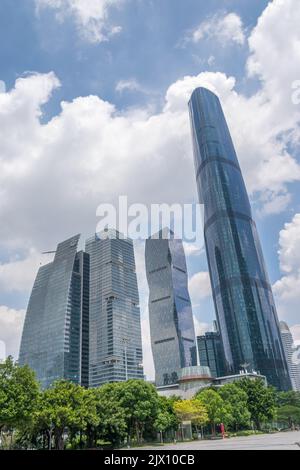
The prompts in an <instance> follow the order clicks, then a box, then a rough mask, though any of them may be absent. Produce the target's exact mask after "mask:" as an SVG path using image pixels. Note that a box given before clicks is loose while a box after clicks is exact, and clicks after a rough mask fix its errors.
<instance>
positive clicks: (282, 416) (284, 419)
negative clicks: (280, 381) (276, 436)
mask: <svg viewBox="0 0 300 470" xmlns="http://www.w3.org/2000/svg"><path fill="white" fill-rule="evenodd" d="M277 421H278V422H279V423H285V424H287V425H288V426H289V427H290V428H293V427H294V426H295V425H299V424H300V408H299V407H298V406H293V405H284V406H281V407H280V408H278V409H277Z"/></svg>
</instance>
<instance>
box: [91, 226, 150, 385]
mask: <svg viewBox="0 0 300 470" xmlns="http://www.w3.org/2000/svg"><path fill="white" fill-rule="evenodd" d="M86 252H87V253H88V254H89V256H90V349H89V354H90V356H89V359H90V367H89V386H90V387H98V386H100V385H102V384H104V383H107V382H120V381H125V380H127V379H143V378H144V374H143V365H142V361H143V357H142V339H141V318H140V309H139V295H138V286H137V277H136V271H135V257H134V250H133V243H132V240H130V239H128V238H124V237H123V236H122V234H120V233H119V232H117V231H115V230H106V231H105V232H103V233H101V234H96V235H94V236H93V237H91V238H90V239H88V240H87V241H86Z"/></svg>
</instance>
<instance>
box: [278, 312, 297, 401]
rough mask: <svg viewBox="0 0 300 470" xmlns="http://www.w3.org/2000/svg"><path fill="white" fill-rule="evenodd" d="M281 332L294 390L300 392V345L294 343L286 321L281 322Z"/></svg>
mask: <svg viewBox="0 0 300 470" xmlns="http://www.w3.org/2000/svg"><path fill="white" fill-rule="evenodd" d="M280 333H281V338H282V343H283V348H284V352H285V356H286V360H287V363H288V368H289V372H290V377H291V381H292V387H293V390H295V391H298V392H300V347H299V346H298V347H296V346H295V345H294V340H293V336H292V333H291V330H290V329H289V327H288V325H287V323H286V322H284V321H281V322H280Z"/></svg>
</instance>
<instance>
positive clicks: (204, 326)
mask: <svg viewBox="0 0 300 470" xmlns="http://www.w3.org/2000/svg"><path fill="white" fill-rule="evenodd" d="M194 326H195V335H196V337H197V336H202V335H204V334H205V333H206V332H207V331H213V325H212V324H210V323H205V322H200V321H199V320H198V318H197V317H195V316H194Z"/></svg>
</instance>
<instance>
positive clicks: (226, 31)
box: [191, 13, 245, 46]
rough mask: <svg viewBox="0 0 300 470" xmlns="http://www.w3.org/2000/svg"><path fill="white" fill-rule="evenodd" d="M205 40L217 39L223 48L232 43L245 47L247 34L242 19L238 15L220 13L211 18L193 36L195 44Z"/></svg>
mask: <svg viewBox="0 0 300 470" xmlns="http://www.w3.org/2000/svg"><path fill="white" fill-rule="evenodd" d="M205 38H208V39H210V40H211V39H216V40H217V41H218V43H220V44H221V45H222V46H226V45H227V44H230V43H236V44H239V45H243V44H244V43H245V33H244V27H243V22H242V19H241V18H240V16H239V15H237V14H236V13H227V14H226V13H225V14H224V13H218V14H216V15H213V16H211V17H209V18H208V19H207V20H205V21H203V22H202V23H200V25H199V26H198V27H197V28H196V29H195V30H194V31H193V32H192V35H191V39H192V41H193V42H195V43H197V42H199V41H201V40H202V39H205Z"/></svg>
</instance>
